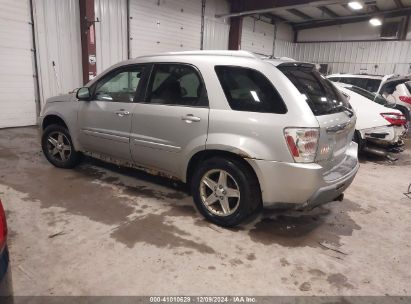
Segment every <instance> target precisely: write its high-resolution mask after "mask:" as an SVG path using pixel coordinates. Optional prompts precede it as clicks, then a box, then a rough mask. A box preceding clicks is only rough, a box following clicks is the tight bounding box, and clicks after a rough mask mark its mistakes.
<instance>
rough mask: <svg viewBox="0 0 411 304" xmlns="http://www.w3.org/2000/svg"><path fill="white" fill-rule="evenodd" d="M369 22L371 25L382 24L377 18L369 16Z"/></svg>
mask: <svg viewBox="0 0 411 304" xmlns="http://www.w3.org/2000/svg"><path fill="white" fill-rule="evenodd" d="M370 23H371V25H373V26H380V25H381V24H382V22H381V20H380V19H378V18H371V19H370Z"/></svg>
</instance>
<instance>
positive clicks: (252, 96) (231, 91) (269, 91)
mask: <svg viewBox="0 0 411 304" xmlns="http://www.w3.org/2000/svg"><path fill="white" fill-rule="evenodd" d="M215 71H216V73H217V77H218V80H219V81H220V84H221V87H222V88H223V91H224V94H225V97H226V98H227V101H228V103H229V105H230V107H231V109H233V110H236V111H248V112H260V113H276V114H284V113H286V112H287V108H286V106H285V104H284V102H283V100H282V98H281V96H280V95H279V94H278V92H277V90H276V89H275V88H274V86H273V85H272V84H271V82H270V81H269V80H268V79H267V78H266V77H265V76H264V75H263V74H261V73H260V72H258V71H256V70H253V69H249V68H244V67H236V66H216V67H215Z"/></svg>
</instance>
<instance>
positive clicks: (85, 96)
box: [76, 87, 91, 100]
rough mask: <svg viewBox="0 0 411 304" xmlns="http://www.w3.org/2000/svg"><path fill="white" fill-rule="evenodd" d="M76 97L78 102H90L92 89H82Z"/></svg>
mask: <svg viewBox="0 0 411 304" xmlns="http://www.w3.org/2000/svg"><path fill="white" fill-rule="evenodd" d="M76 97H77V99H78V100H90V97H91V94H90V89H89V88H87V87H82V88H80V89H78V91H77V94H76Z"/></svg>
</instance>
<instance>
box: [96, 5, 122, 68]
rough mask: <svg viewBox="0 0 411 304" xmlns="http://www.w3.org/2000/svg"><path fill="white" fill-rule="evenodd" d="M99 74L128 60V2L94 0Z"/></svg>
mask: <svg viewBox="0 0 411 304" xmlns="http://www.w3.org/2000/svg"><path fill="white" fill-rule="evenodd" d="M94 11H95V15H96V18H98V19H99V20H100V22H96V23H95V28H96V60H97V74H98V73H101V72H102V71H103V70H105V69H106V68H108V67H110V66H111V65H113V64H115V63H117V62H119V61H122V60H125V59H127V53H128V50H127V39H128V37H127V1H126V0H116V1H113V0H94Z"/></svg>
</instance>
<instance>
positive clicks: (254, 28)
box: [241, 17, 274, 55]
mask: <svg viewBox="0 0 411 304" xmlns="http://www.w3.org/2000/svg"><path fill="white" fill-rule="evenodd" d="M273 41H274V25H273V24H271V23H268V22H264V21H261V20H257V19H255V18H251V17H245V18H244V19H243V30H242V34H241V49H242V50H246V51H250V52H254V53H258V54H263V55H272V53H273Z"/></svg>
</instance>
